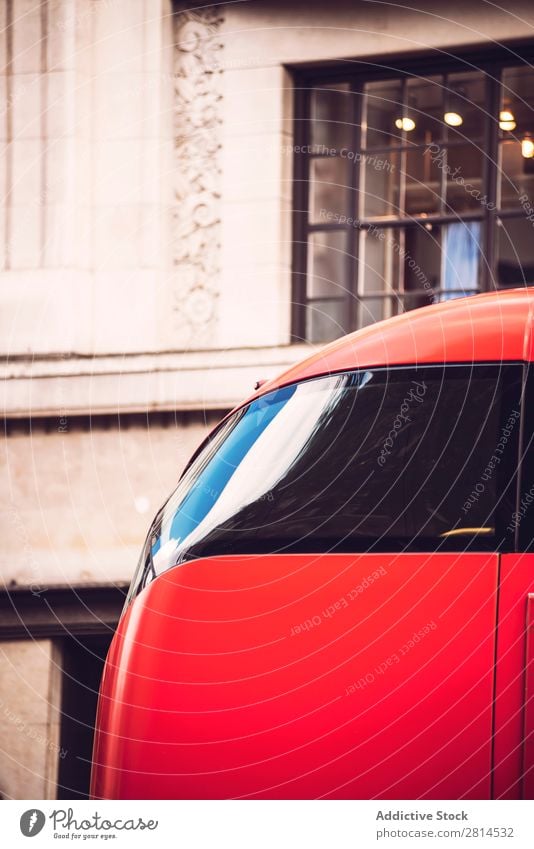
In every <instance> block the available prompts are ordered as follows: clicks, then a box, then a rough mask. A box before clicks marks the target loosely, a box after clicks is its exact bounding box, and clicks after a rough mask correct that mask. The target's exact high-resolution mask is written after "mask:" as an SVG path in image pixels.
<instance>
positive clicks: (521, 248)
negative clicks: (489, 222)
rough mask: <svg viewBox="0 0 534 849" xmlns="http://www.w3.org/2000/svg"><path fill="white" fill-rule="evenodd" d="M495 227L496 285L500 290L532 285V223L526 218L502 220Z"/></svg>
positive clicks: (533, 282) (533, 272) (533, 231)
mask: <svg viewBox="0 0 534 849" xmlns="http://www.w3.org/2000/svg"><path fill="white" fill-rule="evenodd" d="M499 224H500V226H498V227H497V285H498V286H500V287H502V288H507V287H510V288H513V287H514V286H532V285H533V284H534V223H533V222H532V221H529V220H528V219H527V218H508V219H506V218H504V219H502V220H501V221H500V222H499Z"/></svg>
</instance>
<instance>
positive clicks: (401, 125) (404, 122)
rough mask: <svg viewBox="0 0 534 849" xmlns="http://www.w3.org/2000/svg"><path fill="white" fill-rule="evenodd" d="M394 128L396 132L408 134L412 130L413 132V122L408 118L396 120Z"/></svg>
mask: <svg viewBox="0 0 534 849" xmlns="http://www.w3.org/2000/svg"><path fill="white" fill-rule="evenodd" d="M395 126H396V128H397V130H404V132H405V133H410V132H411V131H412V130H415V121H414V120H413V119H412V118H408V117H404V118H397V119H396V121H395Z"/></svg>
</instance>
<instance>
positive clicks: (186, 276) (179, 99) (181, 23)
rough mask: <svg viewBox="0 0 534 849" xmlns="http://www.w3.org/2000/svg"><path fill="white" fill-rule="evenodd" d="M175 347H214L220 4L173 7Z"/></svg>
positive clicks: (219, 114) (219, 146) (219, 121)
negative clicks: (214, 5) (200, 6)
mask: <svg viewBox="0 0 534 849" xmlns="http://www.w3.org/2000/svg"><path fill="white" fill-rule="evenodd" d="M174 12H175V15H174V62H175V67H174V117H175V129H174V139H175V175H176V183H175V200H176V204H175V209H174V211H173V239H174V280H173V287H172V299H173V304H172V306H173V322H172V325H173V326H172V334H173V347H175V346H176V347H191V346H192V347H195V348H206V347H213V346H214V345H216V323H217V296H218V291H219V256H220V210H219V207H220V173H221V167H220V148H221V140H220V139H221V121H222V119H221V100H222V93H221V88H222V86H221V83H222V54H221V51H222V49H223V45H222V40H221V37H220V26H221V23H222V21H223V17H222V15H221V7H204V8H198V4H197V8H195V7H194V5H193V3H177V4H175V6H174Z"/></svg>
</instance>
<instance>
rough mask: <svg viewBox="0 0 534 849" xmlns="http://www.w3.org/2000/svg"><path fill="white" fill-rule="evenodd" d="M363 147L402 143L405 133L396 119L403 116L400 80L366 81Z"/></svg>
mask: <svg viewBox="0 0 534 849" xmlns="http://www.w3.org/2000/svg"><path fill="white" fill-rule="evenodd" d="M364 94H365V100H364V110H363V114H364V119H363V125H362V135H363V139H362V144H363V147H367V148H373V147H387V146H388V145H391V144H400V143H401V142H402V138H403V133H402V126H401V127H400V128H399V127H397V126H396V125H395V121H401V120H402V118H403V105H402V87H401V82H400V80H388V81H385V82H382V81H381V82H373V83H366V85H365V87H364Z"/></svg>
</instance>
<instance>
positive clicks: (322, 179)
mask: <svg viewBox="0 0 534 849" xmlns="http://www.w3.org/2000/svg"><path fill="white" fill-rule="evenodd" d="M349 167H350V163H349V160H348V159H341V158H340V157H338V156H320V157H314V158H313V159H311V160H310V220H311V221H312V222H313V223H314V224H318V223H319V222H321V221H324V220H325V215H328V213H329V212H332V213H333V214H334V215H335V216H336V217H339V216H342V215H344V216H347V215H348V211H349V210H348V206H349V176H350V175H349Z"/></svg>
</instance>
